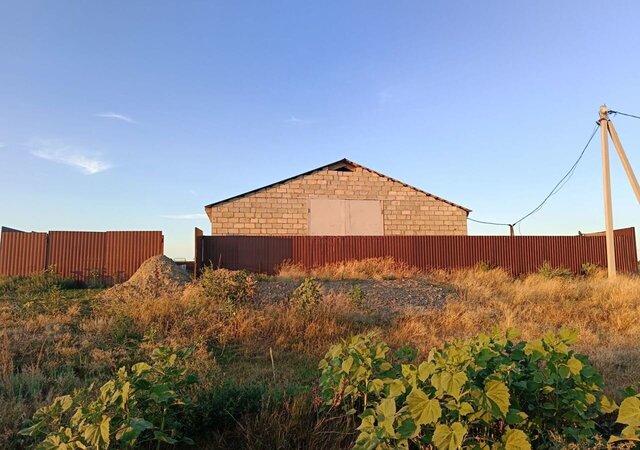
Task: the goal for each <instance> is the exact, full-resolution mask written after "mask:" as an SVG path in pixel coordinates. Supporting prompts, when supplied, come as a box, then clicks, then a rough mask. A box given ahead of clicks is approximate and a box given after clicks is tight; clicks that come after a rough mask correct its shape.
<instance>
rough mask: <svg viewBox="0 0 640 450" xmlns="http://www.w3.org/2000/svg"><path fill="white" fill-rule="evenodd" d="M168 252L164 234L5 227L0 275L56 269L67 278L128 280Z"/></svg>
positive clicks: (0, 245) (0, 244)
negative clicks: (150, 260)
mask: <svg viewBox="0 0 640 450" xmlns="http://www.w3.org/2000/svg"><path fill="white" fill-rule="evenodd" d="M163 253H164V237H163V236H162V232H161V231H106V232H88V231H50V232H49V233H25V232H21V231H18V230H12V229H10V228H6V227H3V228H2V234H1V236H0V275H29V274H32V273H34V272H41V271H43V270H45V269H46V268H48V267H51V266H55V270H56V272H58V273H59V274H60V275H62V276H63V277H65V278H75V279H77V280H80V281H85V282H86V281H88V280H89V279H98V280H101V281H102V282H103V283H105V284H108V285H111V284H114V283H119V282H122V281H125V280H127V279H129V278H130V277H131V275H133V273H134V272H135V271H136V270H137V269H138V267H140V265H141V264H142V262H144V261H145V260H146V259H148V258H150V257H152V256H156V255H162V254H163Z"/></svg>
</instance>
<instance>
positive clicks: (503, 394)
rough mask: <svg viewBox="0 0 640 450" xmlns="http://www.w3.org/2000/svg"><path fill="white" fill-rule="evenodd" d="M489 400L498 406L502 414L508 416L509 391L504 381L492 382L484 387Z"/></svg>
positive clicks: (488, 382)
mask: <svg viewBox="0 0 640 450" xmlns="http://www.w3.org/2000/svg"><path fill="white" fill-rule="evenodd" d="M484 392H485V395H486V396H487V398H489V399H490V400H491V401H492V402H493V403H495V404H496V406H497V407H498V409H500V412H501V413H502V414H503V415H504V416H506V415H507V413H508V412H509V389H508V388H507V386H506V385H505V384H504V383H503V382H502V381H496V380H490V381H487V384H485V386H484Z"/></svg>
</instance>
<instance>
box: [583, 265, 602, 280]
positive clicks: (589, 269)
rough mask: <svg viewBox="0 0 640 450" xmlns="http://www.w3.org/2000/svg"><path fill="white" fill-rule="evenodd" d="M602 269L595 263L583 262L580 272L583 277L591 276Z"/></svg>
mask: <svg viewBox="0 0 640 450" xmlns="http://www.w3.org/2000/svg"><path fill="white" fill-rule="evenodd" d="M601 270H602V269H601V268H600V267H599V266H598V265H597V264H592V263H588V262H586V263H583V264H582V266H581V268H580V273H581V274H582V275H584V276H585V277H592V276H594V275H596V274H597V273H598V272H600V271H601Z"/></svg>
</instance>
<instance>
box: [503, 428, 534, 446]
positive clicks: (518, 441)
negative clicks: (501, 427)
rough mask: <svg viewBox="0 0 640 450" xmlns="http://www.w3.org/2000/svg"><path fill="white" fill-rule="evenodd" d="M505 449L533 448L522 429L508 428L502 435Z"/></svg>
mask: <svg viewBox="0 0 640 450" xmlns="http://www.w3.org/2000/svg"><path fill="white" fill-rule="evenodd" d="M502 442H503V443H504V448H505V450H531V444H530V443H529V440H528V439H527V435H526V434H524V432H523V431H522V430H513V429H508V430H507V432H506V433H505V434H504V435H503V436H502Z"/></svg>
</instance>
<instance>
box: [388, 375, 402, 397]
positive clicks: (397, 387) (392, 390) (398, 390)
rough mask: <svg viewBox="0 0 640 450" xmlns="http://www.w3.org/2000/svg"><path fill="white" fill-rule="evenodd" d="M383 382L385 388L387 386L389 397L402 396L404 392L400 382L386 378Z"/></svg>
mask: <svg viewBox="0 0 640 450" xmlns="http://www.w3.org/2000/svg"><path fill="white" fill-rule="evenodd" d="M384 382H385V384H386V385H387V386H389V397H397V396H399V395H402V394H404V391H405V390H406V389H405V387H404V383H403V382H402V380H394V379H392V378H387V379H385V380H384Z"/></svg>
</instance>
